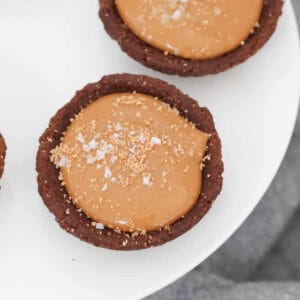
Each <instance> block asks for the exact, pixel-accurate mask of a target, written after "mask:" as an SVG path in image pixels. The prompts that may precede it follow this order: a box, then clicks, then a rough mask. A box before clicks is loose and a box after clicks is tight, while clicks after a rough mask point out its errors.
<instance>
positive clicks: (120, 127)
mask: <svg viewBox="0 0 300 300" xmlns="http://www.w3.org/2000/svg"><path fill="white" fill-rule="evenodd" d="M114 127H115V130H117V131H120V130H122V129H123V126H122V125H121V124H120V123H116V124H115V125H114Z"/></svg>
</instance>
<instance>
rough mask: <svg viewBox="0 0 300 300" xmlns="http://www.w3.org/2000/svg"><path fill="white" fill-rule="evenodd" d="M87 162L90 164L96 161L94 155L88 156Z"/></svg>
mask: <svg viewBox="0 0 300 300" xmlns="http://www.w3.org/2000/svg"><path fill="white" fill-rule="evenodd" d="M86 163H87V164H88V165H91V164H93V163H94V157H93V156H92V155H89V156H88V157H87V160H86Z"/></svg>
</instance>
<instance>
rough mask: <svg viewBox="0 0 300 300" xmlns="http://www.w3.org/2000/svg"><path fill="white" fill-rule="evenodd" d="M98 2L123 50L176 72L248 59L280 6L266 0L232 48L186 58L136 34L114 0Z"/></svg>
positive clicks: (209, 70)
mask: <svg viewBox="0 0 300 300" xmlns="http://www.w3.org/2000/svg"><path fill="white" fill-rule="evenodd" d="M99 3H100V11H99V16H100V18H101V20H102V22H103V24H104V28H105V30H106V31H107V33H108V34H109V35H110V36H111V37H112V38H113V39H115V40H116V41H117V42H118V43H119V45H120V47H121V49H122V50H123V51H124V52H126V53H127V54H128V55H129V56H130V57H132V58H133V59H135V60H137V61H139V62H140V63H142V64H143V65H145V66H146V67H149V68H152V69H154V70H157V71H160V72H162V73H166V74H174V75H179V76H203V75H208V74H216V73H219V72H222V71H225V70H227V69H230V68H232V67H234V66H235V65H237V64H240V63H242V62H244V61H245V60H247V59H248V58H249V57H251V56H252V55H254V54H255V53H256V52H257V51H258V50H259V49H260V48H262V47H263V45H264V44H265V43H266V42H267V41H268V39H269V38H270V37H271V35H272V34H273V32H274V31H275V29H276V26H277V21H278V19H279V17H280V15H281V12H282V6H283V1H282V0H265V1H264V4H263V9H262V13H261V16H260V20H259V26H258V27H257V28H256V29H255V30H254V32H253V33H252V34H250V35H249V36H248V38H247V39H246V40H245V41H243V42H242V45H241V46H239V47H237V48H235V49H234V50H232V51H230V52H227V53H225V54H223V55H221V56H218V57H215V58H210V59H186V58H182V57H180V56H175V55H172V54H168V55H166V54H165V53H164V52H163V51H161V50H160V49H157V48H155V47H153V46H151V45H149V44H148V43H146V42H144V41H142V40H141V39H140V38H139V37H137V36H136V35H135V34H134V33H133V32H132V31H131V30H130V29H129V28H128V27H127V26H126V25H125V23H124V21H123V20H122V18H121V17H120V15H119V13H118V11H117V8H116V5H115V1H114V0H99Z"/></svg>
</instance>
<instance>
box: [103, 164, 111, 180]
mask: <svg viewBox="0 0 300 300" xmlns="http://www.w3.org/2000/svg"><path fill="white" fill-rule="evenodd" d="M104 177H105V178H108V179H109V178H111V177H112V172H111V170H110V168H109V167H107V166H105V169H104Z"/></svg>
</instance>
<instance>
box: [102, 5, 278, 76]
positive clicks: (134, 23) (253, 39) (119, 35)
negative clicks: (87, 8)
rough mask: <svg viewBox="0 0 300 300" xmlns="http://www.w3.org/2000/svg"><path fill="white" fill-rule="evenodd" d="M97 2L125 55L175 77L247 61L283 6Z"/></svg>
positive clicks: (268, 33) (267, 35)
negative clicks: (193, 46)
mask: <svg viewBox="0 0 300 300" xmlns="http://www.w3.org/2000/svg"><path fill="white" fill-rule="evenodd" d="M99 3H100V12H99V15H100V18H101V19H102V22H103V24H104V27H105V30H106V31H107V33H108V34H109V35H110V36H111V37H112V38H113V39H115V40H116V41H117V42H118V43H119V45H120V47H121V48H122V50H123V51H124V52H126V53H127V54H128V55H129V56H131V57H132V58H134V59H135V60H137V61H139V62H140V63H142V64H143V65H145V66H147V67H150V68H152V69H155V70H157V71H160V72H163V73H167V74H176V75H180V76H202V75H207V74H216V73H219V72H222V71H225V70H227V69H229V68H232V67H233V66H235V65H237V64H240V63H242V62H244V61H245V60H247V59H248V58H249V57H251V56H252V55H254V54H255V53H256V52H257V51H258V50H259V49H260V48H261V47H263V45H264V44H265V43H266V42H267V41H268V39H269V38H270V37H271V35H272V34H273V32H274V31H275V29H276V26H277V21H278V19H279V17H280V15H281V11H282V6H283V1H282V0H247V1H240V0H235V1H223V2H221V1H209V0H201V1H198V0H197V1H195V0H187V1H186V0H184V1H181V0H178V1H173V0H167V1H159V0H155V1H146V2H144V1H143V2H142V1H137V0H125V1H124V0H123V1H122V0H99ZM135 6H136V7H135ZM235 6H236V7H235ZM190 20H192V21H190ZM180 22H181V23H180ZM189 22H191V25H190V28H188V25H186V24H189ZM224 22H225V23H224ZM223 23H224V24H223ZM231 31H232V34H231ZM170 36H172V39H171V38H170ZM201 39H202V40H201ZM199 41H200V42H199ZM193 43H196V45H195V48H192V45H193Z"/></svg>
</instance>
